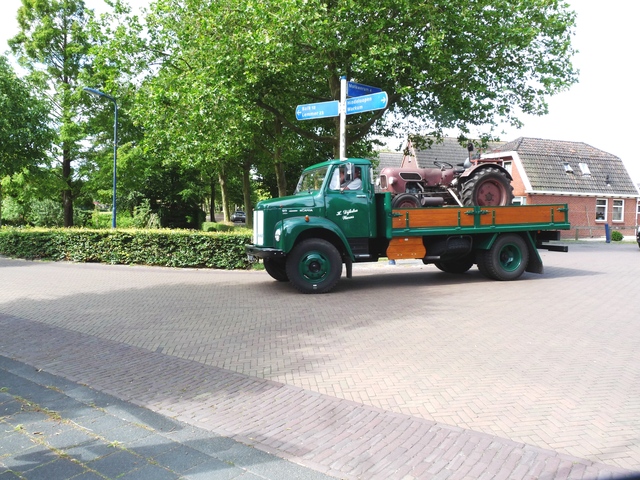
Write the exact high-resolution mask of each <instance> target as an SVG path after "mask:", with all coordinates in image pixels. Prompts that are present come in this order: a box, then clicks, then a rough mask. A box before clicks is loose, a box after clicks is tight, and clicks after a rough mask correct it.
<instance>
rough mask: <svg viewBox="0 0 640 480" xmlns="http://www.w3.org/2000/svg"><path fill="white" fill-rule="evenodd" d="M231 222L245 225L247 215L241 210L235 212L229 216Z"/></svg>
mask: <svg viewBox="0 0 640 480" xmlns="http://www.w3.org/2000/svg"><path fill="white" fill-rule="evenodd" d="M231 221H232V222H234V223H235V222H242V223H245V222H246V221H247V215H246V214H245V213H244V212H243V211H242V210H236V211H235V212H233V213H232V214H231Z"/></svg>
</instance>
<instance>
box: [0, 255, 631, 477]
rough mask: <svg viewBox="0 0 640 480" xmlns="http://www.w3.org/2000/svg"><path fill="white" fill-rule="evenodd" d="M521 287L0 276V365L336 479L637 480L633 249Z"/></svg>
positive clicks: (98, 274) (428, 274) (216, 277)
mask: <svg viewBox="0 0 640 480" xmlns="http://www.w3.org/2000/svg"><path fill="white" fill-rule="evenodd" d="M542 257H543V261H544V263H545V266H546V271H545V274H544V275H534V274H525V275H524V277H523V278H522V279H521V280H519V281H516V282H507V283H503V282H492V281H488V280H485V279H484V278H483V277H481V276H480V275H479V273H478V272H477V271H476V270H475V269H474V270H472V271H470V272H469V273H467V274H465V275H463V276H455V275H449V274H444V273H442V272H439V271H438V270H436V269H435V268H434V267H432V266H424V265H422V264H418V263H416V262H405V263H401V262H398V265H396V266H390V265H387V264H385V263H382V262H381V263H379V264H376V265H357V266H356V267H355V268H354V278H353V279H351V280H347V279H343V280H342V281H341V283H340V284H339V285H338V287H337V288H336V290H335V292H334V293H332V294H329V295H301V294H298V293H295V292H294V290H293V289H292V288H291V287H290V286H289V285H287V284H282V283H277V282H275V281H272V280H271V279H270V277H269V276H268V275H267V274H266V273H263V272H223V271H208V270H176V269H165V268H147V267H127V266H117V265H116V266H110V265H92V264H71V263H47V262H27V261H21V260H10V259H0V331H1V332H2V336H0V355H4V356H7V357H11V358H14V359H16V360H18V361H21V362H25V363H27V364H29V365H32V366H34V367H36V368H38V369H42V370H43V371H45V372H48V373H51V374H55V375H59V376H62V377H64V378H66V379H69V380H71V381H74V382H79V383H81V384H84V385H87V386H90V387H92V388H95V389H97V390H99V391H101V392H104V393H107V394H110V395H113V396H114V397H117V398H119V399H121V400H125V401H130V402H133V403H135V404H136V405H139V406H142V407H145V408H148V409H150V410H152V411H154V412H157V413H159V414H162V415H165V416H167V417H169V418H172V419H175V420H176V421H180V422H185V423H186V424H191V425H195V426H197V427H198V428H201V429H204V430H206V431H210V432H213V433H215V434H217V435H223V436H226V437H229V438H231V439H233V440H235V441H238V442H241V443H242V444H244V445H248V446H253V447H255V448H256V449H259V450H261V451H264V452H267V453H273V454H275V455H277V456H278V457H279V458H283V459H287V460H290V461H291V462H294V463H296V464H299V465H302V466H305V467H309V468H312V469H313V470H315V471H317V472H321V473H325V474H328V475H331V476H335V477H337V478H387V479H388V478H399V479H401V478H446V477H448V478H480V477H484V478H525V477H527V476H529V478H565V477H568V476H571V477H572V478H596V477H597V476H599V475H600V476H602V475H606V474H608V473H611V474H612V475H614V476H619V475H622V474H624V473H628V472H630V471H640V362H639V361H638V360H639V354H638V352H639V351H640V328H639V326H640V316H638V315H637V313H636V312H638V311H640V296H639V295H638V291H639V290H638V286H637V278H638V275H637V272H638V265H639V261H640V252H639V251H638V247H637V245H636V244H631V243H625V244H601V243H587V244H575V245H571V247H570V252H569V253H566V254H565V253H554V252H542Z"/></svg>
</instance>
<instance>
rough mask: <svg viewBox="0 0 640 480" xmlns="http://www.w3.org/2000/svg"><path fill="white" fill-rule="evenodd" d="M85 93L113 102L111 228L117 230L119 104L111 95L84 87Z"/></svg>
mask: <svg viewBox="0 0 640 480" xmlns="http://www.w3.org/2000/svg"><path fill="white" fill-rule="evenodd" d="M83 90H84V91H85V92H88V93H90V94H91V95H96V96H98V97H104V98H106V99H108V100H111V101H112V102H113V108H114V120H113V213H112V218H111V228H116V164H117V160H118V103H117V102H116V99H115V98H114V97H112V96H111V95H107V94H106V93H104V92H101V91H100V90H96V89H94V88H89V87H84V88H83Z"/></svg>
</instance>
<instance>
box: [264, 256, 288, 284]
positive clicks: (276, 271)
mask: <svg viewBox="0 0 640 480" xmlns="http://www.w3.org/2000/svg"><path fill="white" fill-rule="evenodd" d="M264 269H265V270H266V271H267V273H268V274H269V275H271V277H272V278H274V279H275V280H277V281H279V282H288V281H289V277H287V267H286V263H285V260H284V259H275V258H265V259H264Z"/></svg>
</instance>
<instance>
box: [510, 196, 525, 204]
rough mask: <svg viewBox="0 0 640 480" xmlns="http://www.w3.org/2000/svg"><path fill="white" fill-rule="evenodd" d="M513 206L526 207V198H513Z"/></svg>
mask: <svg viewBox="0 0 640 480" xmlns="http://www.w3.org/2000/svg"><path fill="white" fill-rule="evenodd" d="M512 203H513V205H526V204H527V197H513V202H512Z"/></svg>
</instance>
